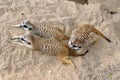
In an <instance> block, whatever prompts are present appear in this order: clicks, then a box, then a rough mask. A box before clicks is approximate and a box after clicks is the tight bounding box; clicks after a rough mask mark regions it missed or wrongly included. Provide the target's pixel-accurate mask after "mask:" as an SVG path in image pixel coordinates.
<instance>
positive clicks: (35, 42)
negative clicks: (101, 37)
mask: <svg viewBox="0 0 120 80" xmlns="http://www.w3.org/2000/svg"><path fill="white" fill-rule="evenodd" d="M10 42H12V43H14V44H18V45H21V46H25V47H27V48H30V49H33V50H39V51H41V52H42V53H44V54H50V55H55V56H56V58H57V59H58V60H60V61H62V62H63V63H66V64H71V65H72V66H73V67H74V64H73V62H72V60H71V59H69V57H68V56H75V57H77V56H84V55H85V54H86V53H84V54H75V52H74V51H73V50H71V49H70V48H69V47H68V45H65V44H63V43H61V42H59V41H58V40H56V39H54V38H42V37H38V36H36V35H32V34H31V33H27V34H24V35H21V36H16V37H13V38H11V39H10Z"/></svg>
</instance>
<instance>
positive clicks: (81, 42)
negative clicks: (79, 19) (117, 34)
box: [68, 24, 111, 52]
mask: <svg viewBox="0 0 120 80" xmlns="http://www.w3.org/2000/svg"><path fill="white" fill-rule="evenodd" d="M100 37H102V38H103V39H105V40H107V41H108V42H111V41H110V40H109V39H108V38H107V37H105V36H104V35H103V34H102V33H101V32H100V31H98V30H97V29H96V28H94V26H93V25H90V24H82V25H80V26H78V27H77V28H75V29H74V30H73V31H72V34H71V37H70V39H69V41H68V45H69V47H70V48H71V49H74V50H76V51H78V52H79V50H80V49H81V50H82V49H83V48H86V49H89V48H88V47H89V46H92V45H94V44H95V43H97V42H98V40H99V38H100ZM87 51H88V50H87Z"/></svg>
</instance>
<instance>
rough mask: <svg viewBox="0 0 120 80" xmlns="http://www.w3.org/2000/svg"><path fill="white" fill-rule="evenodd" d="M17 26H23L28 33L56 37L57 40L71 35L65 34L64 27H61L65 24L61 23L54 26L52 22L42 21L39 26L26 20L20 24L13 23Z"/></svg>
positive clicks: (65, 38) (66, 38)
mask: <svg viewBox="0 0 120 80" xmlns="http://www.w3.org/2000/svg"><path fill="white" fill-rule="evenodd" d="M12 26H16V27H20V28H23V29H24V30H25V31H26V33H32V34H34V35H37V36H40V37H43V38H51V37H53V38H55V39H57V40H68V39H69V37H67V36H66V35H65V34H64V30H63V28H60V27H62V26H63V24H61V25H60V24H59V25H58V26H59V27H53V26H52V25H51V24H50V23H45V22H43V23H40V26H39V27H36V26H35V25H33V24H32V23H31V22H30V21H28V20H25V21H23V22H22V23H21V24H18V25H12Z"/></svg>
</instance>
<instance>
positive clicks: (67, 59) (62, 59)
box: [57, 54, 75, 68]
mask: <svg viewBox="0 0 120 80" xmlns="http://www.w3.org/2000/svg"><path fill="white" fill-rule="evenodd" d="M57 59H58V60H60V61H62V62H63V63H65V64H71V65H72V66H73V68H74V67H75V65H74V63H73V62H72V60H71V59H70V58H69V57H68V56H65V55H62V54H59V55H57Z"/></svg>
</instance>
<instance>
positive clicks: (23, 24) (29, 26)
mask: <svg viewBox="0 0 120 80" xmlns="http://www.w3.org/2000/svg"><path fill="white" fill-rule="evenodd" d="M12 26H15V27H18V28H23V29H24V30H26V32H30V31H32V30H33V28H34V25H33V24H32V23H31V22H30V21H28V20H25V21H23V22H21V24H17V25H12Z"/></svg>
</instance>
